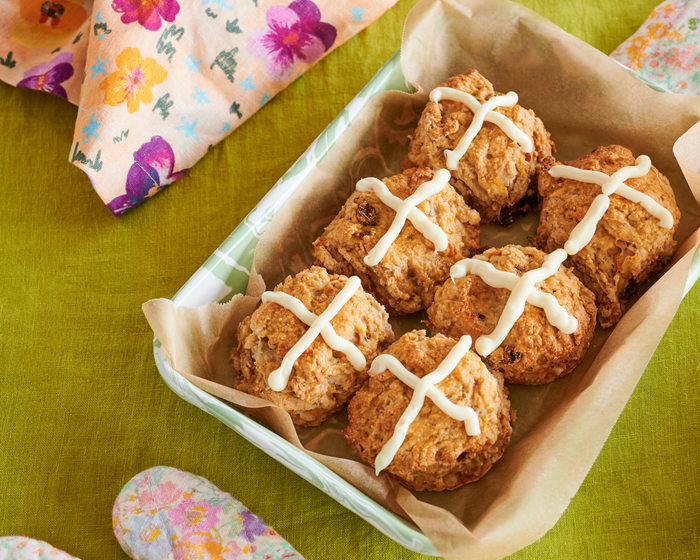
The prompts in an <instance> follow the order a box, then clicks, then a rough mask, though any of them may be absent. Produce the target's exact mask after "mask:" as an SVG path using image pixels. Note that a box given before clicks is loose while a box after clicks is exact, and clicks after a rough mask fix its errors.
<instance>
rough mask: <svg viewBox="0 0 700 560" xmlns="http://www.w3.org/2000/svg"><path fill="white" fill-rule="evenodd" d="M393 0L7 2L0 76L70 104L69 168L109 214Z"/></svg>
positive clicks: (155, 187) (174, 172)
mask: <svg viewBox="0 0 700 560" xmlns="http://www.w3.org/2000/svg"><path fill="white" fill-rule="evenodd" d="M396 1H397V0H377V1H374V2H371V1H369V0H357V2H356V3H354V4H352V5H351V4H348V3H345V2H333V1H331V0H317V1H316V2H313V1H312V0H294V1H293V2H291V3H287V2H283V1H282V2H281V1H280V0H247V1H238V2H234V1H232V0H196V1H193V2H183V1H182V0H180V1H178V0H95V1H94V2H93V1H91V0H70V1H69V0H60V1H59V0H56V1H50V2H45V1H43V0H31V1H22V0H5V2H4V3H3V11H2V13H1V14H0V37H1V38H0V80H3V81H5V82H7V83H9V84H12V85H15V86H17V87H24V88H28V89H36V90H41V91H46V92H49V93H53V94H55V95H58V96H60V97H63V98H64V99H66V100H68V101H70V102H71V103H74V104H76V105H78V106H79V109H78V116H77V119H76V123H75V132H74V135H73V142H72V145H71V146H72V147H71V152H70V154H69V160H70V162H71V163H73V164H74V165H76V166H77V167H79V168H80V169H82V170H83V171H84V172H85V173H86V174H87V176H88V177H89V178H90V181H91V182H92V185H93V187H94V188H95V190H96V191H97V193H98V194H99V195H100V197H101V198H102V200H103V201H104V203H105V204H106V205H107V206H108V207H109V209H110V210H111V211H112V213H113V214H114V215H116V216H118V215H121V214H123V213H124V212H126V211H128V210H130V209H131V208H133V207H135V206H137V205H139V204H141V203H142V202H144V201H145V200H147V199H148V198H150V197H152V196H153V195H154V194H156V193H157V192H159V191H161V190H162V189H163V188H165V187H166V186H168V185H170V184H172V183H174V182H175V181H177V180H178V179H179V178H180V177H182V176H183V175H184V174H185V173H186V172H187V171H188V170H189V169H190V168H191V167H192V166H193V165H194V164H195V163H196V162H197V161H199V159H201V158H202V157H203V156H204V155H205V154H206V153H207V151H209V150H210V149H211V148H212V147H213V146H214V145H216V144H217V143H219V142H220V141H221V140H223V139H224V138H226V137H227V136H228V135H229V134H230V133H231V132H233V131H234V130H235V129H236V128H238V127H239V126H240V125H241V124H243V123H244V122H245V121H246V120H247V119H248V118H250V117H251V116H252V115H253V114H254V113H255V112H256V111H257V110H258V109H260V108H261V107H263V106H264V105H265V104H266V103H267V102H268V101H269V100H270V99H272V98H273V97H274V96H275V95H276V94H277V93H279V92H280V91H281V90H283V89H284V88H285V87H287V86H288V85H289V84H290V83H291V82H293V81H294V80H295V79H296V78H298V77H299V76H301V74H302V73H304V72H305V71H306V70H308V69H309V68H310V67H311V66H313V65H314V64H315V63H316V62H318V61H319V60H320V59H321V58H323V57H324V56H326V55H327V54H328V53H330V52H331V51H333V50H334V49H335V48H337V47H338V46H339V45H341V44H342V43H343V42H345V41H346V40H347V39H349V38H350V37H352V36H353V35H355V34H356V33H358V32H359V31H361V30H362V29H364V28H365V27H366V26H367V25H369V24H370V23H371V22H372V21H374V20H375V19H377V18H378V17H379V16H380V15H382V13H384V12H385V11H386V10H387V9H388V8H390V7H391V6H393V5H394V4H395V3H396Z"/></svg>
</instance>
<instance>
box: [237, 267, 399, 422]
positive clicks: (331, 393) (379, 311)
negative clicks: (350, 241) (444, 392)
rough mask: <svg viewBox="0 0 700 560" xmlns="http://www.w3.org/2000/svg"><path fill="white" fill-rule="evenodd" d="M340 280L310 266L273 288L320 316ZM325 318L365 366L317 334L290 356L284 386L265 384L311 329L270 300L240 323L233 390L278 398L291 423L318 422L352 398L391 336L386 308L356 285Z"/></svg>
mask: <svg viewBox="0 0 700 560" xmlns="http://www.w3.org/2000/svg"><path fill="white" fill-rule="evenodd" d="M346 282H348V278H347V277H345V276H340V275H337V274H328V273H327V272H326V271H325V270H324V269H323V268H320V267H316V266H314V267H311V268H310V269H308V270H304V271H302V272H300V273H299V274H297V275H296V276H294V277H292V276H288V277H287V278H286V279H285V281H284V283H283V284H280V285H279V286H277V287H276V288H275V292H280V291H281V292H284V293H286V294H289V295H291V296H293V297H294V298H296V299H298V300H299V301H301V303H302V304H303V305H304V307H305V308H306V309H307V310H309V311H310V312H312V313H314V314H316V315H320V314H321V313H323V312H324V311H325V310H326V308H327V307H328V306H329V305H330V304H331V302H332V301H333V300H334V298H335V297H336V296H337V295H338V293H339V292H340V291H341V290H342V289H343V288H344V287H345V284H346ZM358 284H359V283H358ZM330 324H331V325H332V327H333V329H334V330H335V332H336V333H337V334H338V336H340V337H341V338H343V339H346V340H349V341H351V342H352V343H353V344H355V346H356V347H357V348H358V349H359V350H360V352H361V353H362V355H363V356H364V357H365V359H366V368H365V369H363V370H361V371H357V370H356V369H355V368H354V367H353V365H352V364H351V363H350V361H349V360H348V357H347V356H346V355H345V354H343V353H342V352H338V351H335V350H333V349H332V348H331V347H330V346H328V344H327V343H326V342H325V340H324V338H323V337H322V336H317V337H316V338H315V340H314V341H313V343H312V344H311V346H310V347H309V348H308V350H306V351H305V352H304V353H303V354H302V355H301V356H300V357H299V358H298V359H297V360H296V361H295V363H294V366H293V368H292V371H291V375H290V377H289V381H288V383H287V386H286V387H285V388H284V389H283V390H282V391H273V390H272V389H271V388H270V386H269V384H268V378H269V377H270V374H271V373H272V372H274V371H275V370H277V369H278V368H279V367H280V365H281V364H282V360H283V359H284V357H285V355H286V354H287V352H289V351H290V349H291V348H292V347H294V345H295V344H296V343H297V342H298V341H299V339H300V338H301V337H302V336H303V335H304V334H305V333H306V331H307V330H308V329H309V327H308V326H307V325H306V324H305V323H304V322H302V321H301V319H299V318H298V317H297V316H296V315H295V314H294V313H293V312H292V311H290V310H289V309H286V308H285V307H283V306H282V305H280V304H278V303H275V302H272V301H268V302H264V303H262V304H261V305H260V307H258V309H256V310H255V312H254V313H253V314H252V315H251V316H250V317H246V318H245V319H244V320H243V321H242V322H241V323H240V325H239V326H238V331H237V338H238V346H237V347H236V348H234V349H233V351H232V355H231V357H232V359H233V364H234V368H235V370H236V378H235V381H234V388H235V389H238V390H239V391H243V392H245V393H249V394H251V395H256V396H258V397H262V398H263V399H267V400H269V401H270V402H272V403H274V404H276V405H277V406H279V407H280V408H282V409H284V410H286V411H287V412H289V414H290V415H291V417H292V420H293V421H294V423H295V424H298V425H300V426H317V425H318V424H321V423H322V422H323V421H325V420H326V419H327V418H328V417H329V416H330V415H331V414H332V413H333V412H335V411H337V410H339V409H340V408H342V407H343V406H344V405H345V404H346V403H347V402H348V401H349V400H350V398H351V397H352V396H353V395H354V394H355V392H356V391H357V390H358V389H359V388H360V386H361V385H362V384H363V383H364V381H365V380H366V379H367V369H368V368H369V366H370V364H371V362H372V359H374V357H375V356H377V355H378V354H379V353H381V351H382V348H383V347H384V346H385V345H386V344H389V343H391V342H393V340H394V333H393V331H392V329H391V326H390V325H389V316H388V315H387V313H386V311H385V310H384V309H383V308H382V306H381V305H380V304H379V303H377V301H376V300H375V299H374V298H373V297H372V296H371V295H370V294H367V293H365V292H364V290H363V289H362V288H361V287H359V289H358V290H357V291H356V292H355V293H354V295H353V296H352V297H351V299H350V300H349V301H348V302H347V303H346V304H345V305H343V307H342V308H341V309H340V311H339V312H338V313H337V314H336V315H335V317H333V318H332V319H331V321H330Z"/></svg>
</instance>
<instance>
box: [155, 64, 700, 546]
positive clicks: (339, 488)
mask: <svg viewBox="0 0 700 560" xmlns="http://www.w3.org/2000/svg"><path fill="white" fill-rule="evenodd" d="M627 70H628V71H629V72H630V73H632V74H634V75H635V76H637V77H638V78H639V79H641V80H642V81H643V82H645V83H646V84H647V85H649V87H651V88H653V89H655V90H657V91H661V92H667V90H665V89H664V88H663V87H661V86H658V85H656V84H653V83H652V82H649V81H648V80H646V79H644V78H642V77H640V76H638V75H637V74H636V73H634V72H633V71H631V70H629V69H627ZM390 90H396V91H403V92H408V93H412V92H413V91H414V90H413V89H412V88H411V86H410V85H408V84H407V83H406V79H405V77H404V75H403V72H402V71H401V63H400V51H398V52H396V53H395V54H394V56H392V57H391V58H390V59H389V61H388V62H387V63H386V64H385V65H384V66H383V67H382V68H381V69H380V70H379V72H377V74H376V75H375V76H374V77H373V78H372V79H371V80H370V81H369V82H368V83H367V85H365V87H364V88H363V89H362V91H360V93H358V94H357V96H356V97H355V98H354V99H353V100H352V101H351V102H350V103H349V104H348V106H347V107H345V109H343V110H342V111H341V112H340V114H339V115H338V116H337V117H336V118H335V119H333V121H332V122H331V123H330V124H329V125H328V126H327V127H326V129H325V130H324V131H323V132H322V133H321V134H320V135H319V137H318V138H317V139H316V140H314V142H313V143H312V144H311V145H310V146H309V148H308V149H307V150H306V151H305V152H304V153H303V154H302V156H301V157H300V158H299V159H298V160H297V161H296V162H295V164H294V165H293V166H292V167H291V168H290V169H289V171H287V173H285V174H284V175H283V176H282V178H281V179H280V180H279V181H277V183H276V184H275V186H274V187H272V189H270V191H269V192H268V193H267V194H266V195H265V196H264V197H263V198H262V200H261V201H260V202H259V203H258V204H257V206H256V207H255V208H253V210H252V211H251V212H250V214H248V216H246V217H245V219H244V220H243V222H241V224H240V225H239V226H238V227H237V228H236V229H234V230H233V232H232V233H231V234H230V235H229V236H228V237H227V238H226V240H225V241H224V242H223V243H222V244H221V245H220V246H219V248H218V249H216V250H215V251H214V253H213V254H212V255H211V256H210V257H209V258H208V259H207V260H206V262H205V263H204V264H203V265H202V266H201V267H200V268H199V270H197V272H195V273H194V275H192V277H191V278H190V279H189V280H188V281H187V282H185V284H184V285H183V286H182V288H180V290H179V291H178V292H177V294H176V295H175V297H173V299H172V301H173V303H175V305H180V306H185V307H199V306H200V305H204V304H206V303H214V302H225V301H227V300H229V299H231V297H233V296H234V295H235V294H239V293H245V291H246V287H247V285H248V279H249V277H250V269H251V266H252V264H253V254H254V252H255V247H256V246H257V244H258V240H259V239H260V237H261V236H262V234H263V233H264V231H265V229H266V228H267V226H268V224H269V223H270V222H271V221H272V219H273V218H274V217H275V215H276V214H277V212H279V210H280V209H281V208H282V206H284V204H285V202H287V200H289V198H290V197H291V196H292V195H293V194H294V192H295V191H296V189H297V188H298V187H299V186H300V185H301V184H302V183H303V182H304V180H305V179H306V177H308V175H309V174H310V173H311V172H312V171H313V170H314V169H316V167H317V166H318V164H319V162H320V161H321V160H322V159H323V158H324V157H325V155H326V154H327V153H328V151H329V150H330V149H331V148H332V147H333V145H334V144H335V142H336V140H337V139H338V138H339V137H340V135H341V134H343V132H344V131H345V129H346V128H347V127H348V126H349V125H350V123H351V122H352V121H353V120H354V119H355V117H356V116H357V115H358V114H359V112H360V110H361V109H362V108H363V107H364V106H365V104H366V103H367V101H368V100H369V99H371V98H372V97H373V96H374V95H376V94H378V93H381V92H384V91H390ZM698 277H700V251H698V252H696V254H695V255H694V256H693V261H692V264H691V268H690V274H689V277H688V281H687V283H686V287H685V293H684V295H685V294H686V293H688V290H690V288H691V287H692V286H693V284H694V283H695V282H696V281H697V279H698ZM153 354H154V357H155V361H156V366H157V367H158V371H159V372H160V375H161V377H162V378H163V380H164V381H165V384H166V385H167V386H168V387H170V389H172V390H173V392H175V394H177V395H178V396H179V397H181V398H183V399H185V400H186V401H187V402H189V403H191V404H193V405H194V406H196V407H198V408H200V409H201V410H203V411H204V412H207V413H208V414H211V415H212V416H214V417H215V418H218V419H219V420H220V421H221V422H223V423H224V424H226V425H227V426H228V427H229V428H231V429H232V430H234V431H235V432H237V433H238V434H240V435H241V436H243V437H244V438H245V439H247V440H248V441H249V442H250V443H252V444H253V445H255V446H256V447H258V448H259V449H262V450H263V451H264V452H265V453H267V454H268V455H269V456H270V457H272V458H273V459H275V460H277V461H279V462H280V463H282V464H283V465H285V466H286V467H288V468H289V469H291V470H292V471H294V472H295V473H297V474H298V475H299V476H301V477H302V478H304V479H305V480H307V481H308V482H310V483H311V484H313V485H314V486H316V487H317V488H319V489H320V490H322V491H323V492H325V493H326V494H328V495H329V496H330V497H331V498H333V499H334V500H336V501H337V502H339V503H340V504H342V505H343V506H345V507H346V508H348V509H349V510H350V511H353V512H355V513H356V514H357V515H359V516H360V517H362V518H363V519H365V520H366V521H367V522H368V523H371V524H372V525H373V526H374V527H376V528H377V529H378V530H379V531H381V532H382V533H384V534H385V535H386V536H387V537H389V538H390V539H392V540H394V541H396V542H397V543H399V544H400V545H402V546H404V547H405V548H407V549H409V550H412V551H414V552H419V553H421V554H425V555H428V556H440V554H439V553H438V552H437V550H435V547H434V546H433V545H432V543H431V542H430V541H429V540H428V538H427V537H426V536H425V535H423V533H421V532H420V530H419V529H418V528H417V527H415V526H414V525H412V524H410V523H408V522H407V521H404V520H403V519H401V518H400V517H398V516H397V515H395V514H393V513H392V512H390V511H388V510H387V509H386V508H384V507H383V506H381V505H379V504H378V503H376V502H375V501H374V500H371V499H370V498H368V497H367V496H366V495H365V494H363V493H362V492H360V491H359V490H357V489H356V488H354V487H353V486H351V485H350V484H348V483H347V482H345V480H343V479H342V478H340V477H339V476H338V475H337V474H335V473H334V472H333V471H331V470H330V469H328V468H326V467H325V466H323V465H322V464H321V463H319V462H318V461H316V460H315V459H312V458H311V457H310V456H309V455H307V454H306V453H304V452H303V451H301V450H300V449H298V448H296V447H295V446H293V445H292V444H291V443H289V442H288V441H286V440H285V439H283V438H281V437H280V436H278V435H277V434H275V433H274V432H272V431H270V430H268V429H267V428H265V427H264V426H262V425H260V424H258V423H257V422H255V421H254V420H251V419H250V418H248V417H247V416H246V415H245V414H243V413H242V412H240V411H239V410H237V409H235V408H233V407H232V406H230V405H229V404H226V403H225V402H223V401H221V400H219V399H217V398H216V397H213V396H211V395H209V394H208V393H206V392H204V391H202V390H201V389H199V388H198V387H196V386H194V385H193V384H192V383H190V382H189V381H187V380H186V379H185V378H184V377H182V376H181V375H180V374H179V373H178V372H177V371H175V370H174V369H173V368H172V366H171V365H170V363H169V362H168V356H167V355H166V353H165V351H164V350H162V349H161V345H160V342H159V341H158V339H157V338H155V337H154V340H153Z"/></svg>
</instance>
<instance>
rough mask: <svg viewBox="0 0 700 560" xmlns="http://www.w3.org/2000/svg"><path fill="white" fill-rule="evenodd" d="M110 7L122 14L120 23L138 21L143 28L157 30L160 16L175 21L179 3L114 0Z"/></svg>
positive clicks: (174, 1) (161, 0)
mask: <svg viewBox="0 0 700 560" xmlns="http://www.w3.org/2000/svg"><path fill="white" fill-rule="evenodd" d="M112 9H113V10H114V11H115V12H117V13H118V14H122V17H121V20H122V23H133V22H135V21H138V22H139V23H140V24H141V25H142V26H143V27H144V29H148V30H149V31H157V30H158V29H160V19H161V18H163V19H164V20H165V21H170V22H172V21H175V16H176V15H177V14H178V12H179V11H180V5H179V4H178V3H177V2H176V0H114V1H113V2H112Z"/></svg>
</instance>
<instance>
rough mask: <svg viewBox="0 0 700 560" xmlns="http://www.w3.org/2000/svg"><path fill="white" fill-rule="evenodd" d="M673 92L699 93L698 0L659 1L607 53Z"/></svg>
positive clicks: (699, 34) (699, 43)
mask: <svg viewBox="0 0 700 560" xmlns="http://www.w3.org/2000/svg"><path fill="white" fill-rule="evenodd" d="M610 56H611V57H612V58H614V59H615V60H617V61H618V62H620V63H622V64H624V65H625V66H627V67H629V68H631V69H632V70H634V71H635V72H637V73H638V74H639V75H640V76H642V77H644V78H646V79H648V80H649V81H651V82H654V83H657V84H659V85H661V86H663V87H665V88H666V89H667V90H669V91H672V92H675V93H693V94H698V93H700V0H675V1H672V2H663V3H661V4H659V5H658V6H657V7H656V8H655V9H654V10H653V11H652V12H651V14H650V15H649V17H648V18H647V20H646V21H645V22H644V23H643V24H642V26H641V27H640V28H639V29H638V30H637V32H636V33H635V34H634V35H632V36H631V37H630V38H629V39H627V40H626V41H625V42H624V43H622V44H621V45H620V46H619V47H617V49H615V52H613V53H612V54H611V55H610Z"/></svg>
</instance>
